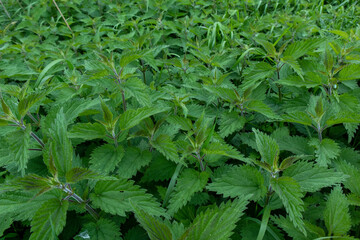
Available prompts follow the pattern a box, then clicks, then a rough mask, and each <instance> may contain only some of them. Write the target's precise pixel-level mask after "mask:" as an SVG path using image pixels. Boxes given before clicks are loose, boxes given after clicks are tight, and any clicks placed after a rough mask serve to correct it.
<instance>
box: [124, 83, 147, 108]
mask: <svg viewBox="0 0 360 240" xmlns="http://www.w3.org/2000/svg"><path fill="white" fill-rule="evenodd" d="M123 87H124V90H125V93H126V94H129V95H130V96H132V97H134V98H135V99H136V100H137V101H138V102H139V103H140V105H141V106H150V105H151V98H150V91H149V88H148V87H147V86H146V85H145V84H144V82H143V81H141V79H139V78H129V79H128V80H126V82H125V83H124V84H123Z"/></svg>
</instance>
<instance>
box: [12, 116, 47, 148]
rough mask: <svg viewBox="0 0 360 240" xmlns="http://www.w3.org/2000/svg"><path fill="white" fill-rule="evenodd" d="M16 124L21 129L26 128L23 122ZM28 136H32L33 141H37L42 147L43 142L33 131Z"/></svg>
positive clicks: (43, 145)
mask: <svg viewBox="0 0 360 240" xmlns="http://www.w3.org/2000/svg"><path fill="white" fill-rule="evenodd" d="M16 126H19V127H21V129H22V130H26V126H25V125H24V124H23V123H20V122H16ZM30 136H31V137H32V138H34V139H35V141H37V142H38V143H39V144H40V146H41V147H42V148H44V147H45V143H44V142H43V141H42V140H41V139H40V138H39V137H38V136H37V135H36V134H35V133H34V132H32V131H31V132H30Z"/></svg>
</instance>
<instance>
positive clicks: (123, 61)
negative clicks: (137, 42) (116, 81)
mask: <svg viewBox="0 0 360 240" xmlns="http://www.w3.org/2000/svg"><path fill="white" fill-rule="evenodd" d="M141 57H142V55H140V54H135V53H134V52H125V53H123V54H122V56H121V58H120V67H121V68H124V67H126V66H127V65H128V64H129V63H131V62H133V61H135V60H137V59H139V58H141Z"/></svg>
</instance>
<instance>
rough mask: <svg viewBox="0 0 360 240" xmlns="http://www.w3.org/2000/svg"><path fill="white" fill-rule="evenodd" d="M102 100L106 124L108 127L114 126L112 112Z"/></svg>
mask: <svg viewBox="0 0 360 240" xmlns="http://www.w3.org/2000/svg"><path fill="white" fill-rule="evenodd" d="M100 100H101V110H102V112H103V118H104V121H105V123H107V125H109V126H112V123H113V114H112V112H111V111H110V109H109V107H108V106H107V105H106V103H105V102H104V101H103V100H102V99H100Z"/></svg>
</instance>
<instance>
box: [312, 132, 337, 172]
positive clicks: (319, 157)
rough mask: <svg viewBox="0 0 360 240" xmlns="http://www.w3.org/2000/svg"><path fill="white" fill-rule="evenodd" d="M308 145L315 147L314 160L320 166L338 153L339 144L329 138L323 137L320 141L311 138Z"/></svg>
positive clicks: (327, 162) (324, 164) (328, 162)
mask: <svg viewBox="0 0 360 240" xmlns="http://www.w3.org/2000/svg"><path fill="white" fill-rule="evenodd" d="M309 145H311V146H313V147H315V149H316V150H315V154H316V161H317V162H318V163H319V165H320V166H327V165H328V164H330V163H331V160H332V159H335V158H336V157H337V156H339V154H340V147H339V145H338V144H337V143H336V142H335V141H334V140H332V139H329V138H325V139H323V140H322V141H321V143H320V142H319V140H318V139H312V140H310V142H309Z"/></svg>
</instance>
